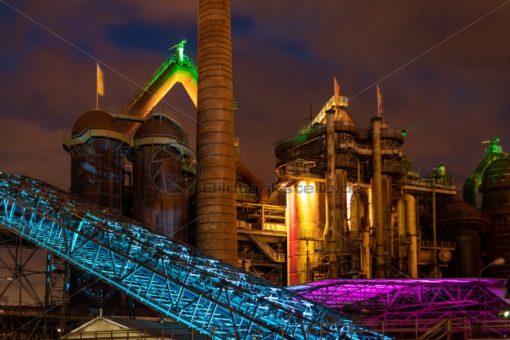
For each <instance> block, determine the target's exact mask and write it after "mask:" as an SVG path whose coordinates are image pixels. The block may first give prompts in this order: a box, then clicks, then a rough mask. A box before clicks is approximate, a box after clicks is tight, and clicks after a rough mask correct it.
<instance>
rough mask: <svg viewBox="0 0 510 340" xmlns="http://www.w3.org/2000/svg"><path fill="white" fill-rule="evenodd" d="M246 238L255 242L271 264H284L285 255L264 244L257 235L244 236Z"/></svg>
mask: <svg viewBox="0 0 510 340" xmlns="http://www.w3.org/2000/svg"><path fill="white" fill-rule="evenodd" d="M246 237H248V238H249V239H250V240H252V241H253V242H255V244H256V245H257V247H259V249H260V250H262V252H263V253H264V254H265V255H266V256H267V257H269V258H270V259H271V260H272V261H273V262H276V263H283V262H285V254H284V253H279V252H277V251H276V250H274V249H273V247H271V246H270V245H269V244H268V243H267V242H264V241H263V240H261V239H260V237H258V236H257V235H253V234H246Z"/></svg>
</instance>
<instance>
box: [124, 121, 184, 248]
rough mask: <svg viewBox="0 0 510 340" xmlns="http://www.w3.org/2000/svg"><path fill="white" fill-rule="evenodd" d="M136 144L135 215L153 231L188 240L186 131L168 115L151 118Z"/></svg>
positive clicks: (134, 160) (142, 127) (134, 177)
mask: <svg viewBox="0 0 510 340" xmlns="http://www.w3.org/2000/svg"><path fill="white" fill-rule="evenodd" d="M133 144H134V147H135V152H134V159H133V214H134V218H135V219H136V220H138V221H140V222H142V223H144V224H145V225H147V226H149V227H151V228H152V229H153V230H154V231H156V232H158V233H161V234H164V235H166V236H169V237H174V238H176V239H179V240H181V241H184V242H187V241H188V237H187V235H188V228H187V227H186V226H185V224H186V223H187V220H188V199H189V195H188V194H189V193H188V189H189V187H188V186H189V185H190V183H187V181H186V178H187V177H186V176H183V171H185V170H186V169H185V167H186V164H184V169H183V162H186V159H187V158H189V154H187V153H188V150H189V149H188V147H187V145H186V136H185V133H184V130H183V129H182V128H181V127H180V126H179V125H178V124H177V123H176V122H175V121H174V120H172V119H170V118H169V117H167V116H165V115H152V116H151V117H150V118H149V119H148V120H146V121H145V122H144V123H143V124H142V125H141V126H140V127H139V128H138V130H137V131H136V133H135V136H134V139H133Z"/></svg>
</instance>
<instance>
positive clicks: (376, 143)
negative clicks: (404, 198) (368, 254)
mask: <svg viewBox="0 0 510 340" xmlns="http://www.w3.org/2000/svg"><path fill="white" fill-rule="evenodd" d="M381 122H382V119H381V117H374V118H372V140H373V163H374V164H373V165H374V186H373V191H374V226H375V254H376V269H377V278H378V279H382V278H384V277H385V262H386V261H385V260H386V252H385V247H384V243H385V237H384V236H385V235H384V226H383V201H382V200H383V193H382V167H381Z"/></svg>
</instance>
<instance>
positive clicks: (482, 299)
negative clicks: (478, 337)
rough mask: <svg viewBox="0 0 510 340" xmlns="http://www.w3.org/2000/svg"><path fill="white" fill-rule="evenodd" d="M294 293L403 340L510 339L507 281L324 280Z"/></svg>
mask: <svg viewBox="0 0 510 340" xmlns="http://www.w3.org/2000/svg"><path fill="white" fill-rule="evenodd" d="M289 289H290V290H292V291H294V292H296V293H298V294H301V295H302V296H304V297H306V298H308V299H310V300H312V301H315V302H318V303H320V304H324V305H326V306H328V307H331V308H333V309H336V310H338V311H340V312H341V313H342V314H344V315H346V316H349V317H350V318H352V319H353V320H356V321H358V322H359V323H360V324H363V325H366V326H368V327H369V328H372V329H374V330H378V331H380V332H382V333H384V334H386V335H391V336H395V337H397V338H399V339H403V338H413V339H414V338H420V339H434V338H436V337H437V336H438V335H439V334H442V333H445V332H450V334H456V336H464V338H468V337H470V336H471V335H472V334H478V333H482V334H483V335H487V336H489V335H490V336H493V337H494V336H496V337H497V338H503V337H507V336H510V320H509V319H508V318H505V317H504V311H508V310H510V299H505V282H504V280H497V279H482V280H480V281H479V280H478V279H421V280H408V279H401V280H399V279H393V280H325V281H318V282H312V283H308V284H304V285H299V286H293V287H290V288H289Z"/></svg>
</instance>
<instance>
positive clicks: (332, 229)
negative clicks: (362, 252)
mask: <svg viewBox="0 0 510 340" xmlns="http://www.w3.org/2000/svg"><path fill="white" fill-rule="evenodd" d="M335 112H336V111H335V110H334V109H333V108H331V109H329V110H327V111H326V139H327V155H328V166H327V171H326V187H327V189H328V190H327V193H328V194H327V202H328V204H327V211H328V214H327V216H328V226H329V233H328V235H327V236H328V242H327V247H328V248H327V250H328V252H327V253H328V257H329V262H330V271H329V273H330V278H337V277H338V274H339V273H338V249H337V248H338V246H339V244H338V241H339V230H338V223H337V216H336V211H335V209H336V196H337V193H338V187H337V181H336V172H335V169H336V166H335V165H336V164H335V163H336V162H335V161H336V158H335Z"/></svg>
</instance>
